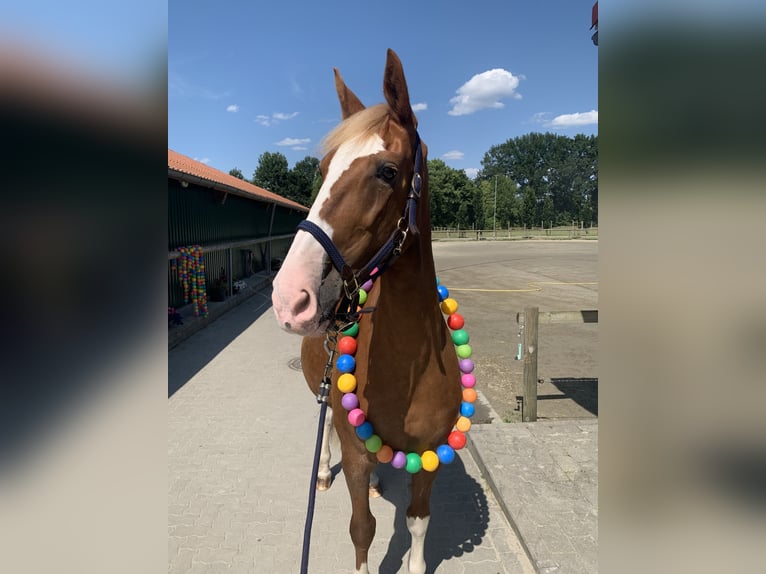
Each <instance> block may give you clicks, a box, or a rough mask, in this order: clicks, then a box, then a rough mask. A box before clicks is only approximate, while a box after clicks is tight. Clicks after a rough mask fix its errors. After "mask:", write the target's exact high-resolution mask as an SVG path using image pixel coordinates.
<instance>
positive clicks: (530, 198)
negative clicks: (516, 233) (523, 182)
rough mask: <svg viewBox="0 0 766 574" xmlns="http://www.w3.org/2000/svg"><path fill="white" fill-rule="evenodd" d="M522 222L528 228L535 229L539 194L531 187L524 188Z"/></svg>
mask: <svg viewBox="0 0 766 574" xmlns="http://www.w3.org/2000/svg"><path fill="white" fill-rule="evenodd" d="M523 202H524V203H523V206H522V213H521V220H522V223H523V224H524V225H526V226H527V227H534V225H535V222H536V221H538V217H537V194H536V193H535V190H534V189H533V188H532V187H531V186H527V187H526V188H524V199H523Z"/></svg>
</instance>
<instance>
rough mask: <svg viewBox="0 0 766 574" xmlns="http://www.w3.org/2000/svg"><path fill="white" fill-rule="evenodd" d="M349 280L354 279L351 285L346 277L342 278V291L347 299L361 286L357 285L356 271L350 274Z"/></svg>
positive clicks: (354, 294)
mask: <svg viewBox="0 0 766 574" xmlns="http://www.w3.org/2000/svg"><path fill="white" fill-rule="evenodd" d="M351 280H353V281H354V284H353V286H352V285H349V280H348V279H344V280H343V291H344V292H345V293H346V297H347V298H348V299H350V300H353V299H354V297H355V296H356V295H357V293H359V289H361V287H360V286H359V281H357V279H356V273H354V274H353V275H352V276H351Z"/></svg>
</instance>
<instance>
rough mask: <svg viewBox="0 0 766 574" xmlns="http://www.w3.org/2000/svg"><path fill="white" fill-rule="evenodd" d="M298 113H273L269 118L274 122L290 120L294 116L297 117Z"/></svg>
mask: <svg viewBox="0 0 766 574" xmlns="http://www.w3.org/2000/svg"><path fill="white" fill-rule="evenodd" d="M298 113H299V112H292V113H290V114H286V113H284V112H274V113H273V114H271V117H272V118H274V119H275V120H291V119H293V118H294V117H295V116H297V115H298Z"/></svg>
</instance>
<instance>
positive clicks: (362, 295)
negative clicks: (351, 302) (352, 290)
mask: <svg viewBox="0 0 766 574" xmlns="http://www.w3.org/2000/svg"><path fill="white" fill-rule="evenodd" d="M366 302H367V291H365V290H364V289H359V304H360V305H364V304H365V303H366Z"/></svg>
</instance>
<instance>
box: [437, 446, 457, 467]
mask: <svg viewBox="0 0 766 574" xmlns="http://www.w3.org/2000/svg"><path fill="white" fill-rule="evenodd" d="M436 456H438V457H439V462H440V463H442V464H449V463H451V462H452V461H453V460H455V450H454V449H453V448H452V447H451V446H450V445H448V444H443V445H441V446H440V447H439V448H437V449H436Z"/></svg>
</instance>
